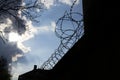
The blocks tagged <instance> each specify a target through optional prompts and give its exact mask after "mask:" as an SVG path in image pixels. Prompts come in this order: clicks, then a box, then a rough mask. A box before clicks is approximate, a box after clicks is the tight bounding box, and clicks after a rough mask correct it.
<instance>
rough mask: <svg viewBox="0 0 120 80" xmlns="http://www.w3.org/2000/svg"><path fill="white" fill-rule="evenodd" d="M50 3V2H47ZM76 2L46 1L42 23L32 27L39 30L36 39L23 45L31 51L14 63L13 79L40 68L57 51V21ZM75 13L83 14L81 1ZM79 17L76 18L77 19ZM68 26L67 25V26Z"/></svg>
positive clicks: (40, 19)
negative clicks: (55, 30)
mask: <svg viewBox="0 0 120 80" xmlns="http://www.w3.org/2000/svg"><path fill="white" fill-rule="evenodd" d="M47 1H48V2H47ZM73 1H74V0H46V2H45V6H46V8H47V9H46V10H44V11H43V12H42V13H41V16H40V17H39V21H40V23H34V24H33V25H32V26H33V27H34V28H36V29H38V30H37V32H36V33H35V34H34V37H32V38H30V39H28V40H26V41H24V42H23V44H24V45H25V46H26V47H27V48H29V51H28V52H27V53H26V54H24V56H23V57H21V58H19V59H18V61H17V62H13V63H12V65H13V67H12V68H13V70H12V74H13V78H12V80H16V79H17V77H18V75H19V74H23V73H25V72H27V71H30V70H32V69H33V66H34V65H38V67H39V68H40V66H41V65H42V64H43V63H44V62H45V61H46V60H47V59H48V58H49V57H50V56H51V54H52V53H53V52H54V51H55V49H57V47H58V46H59V43H60V39H59V38H57V37H56V35H55V32H54V29H55V23H56V21H57V20H58V19H59V18H60V17H61V16H63V14H64V12H65V11H66V10H69V9H70V6H71V4H72V2H73ZM74 10H75V11H81V12H82V4H81V0H80V1H78V2H77V4H76V5H75V8H74ZM77 18H78V19H79V17H76V19H77ZM66 25H67V24H66Z"/></svg>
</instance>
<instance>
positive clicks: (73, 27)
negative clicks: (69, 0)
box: [41, 0, 84, 69]
mask: <svg viewBox="0 0 120 80" xmlns="http://www.w3.org/2000/svg"><path fill="white" fill-rule="evenodd" d="M76 2H77V0H75V1H74V2H73V4H72V6H71V7H70V9H69V11H65V13H64V15H63V16H62V17H61V18H59V19H58V21H57V22H56V29H55V34H56V36H57V37H58V38H60V45H59V46H58V48H57V49H56V50H55V52H54V53H53V54H52V55H51V56H50V58H49V59H48V60H47V61H46V62H44V63H43V65H42V66H41V69H52V68H53V67H54V66H55V64H57V62H58V61H59V60H60V59H61V58H62V57H63V56H64V55H65V54H66V53H67V51H68V50H69V49H70V48H71V47H72V46H73V45H74V44H75V43H76V42H77V41H78V40H79V39H80V38H81V37H82V35H83V34H84V26H83V15H82V14H81V13H80V12H78V11H74V10H73V8H74V6H75V4H76Z"/></svg>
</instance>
